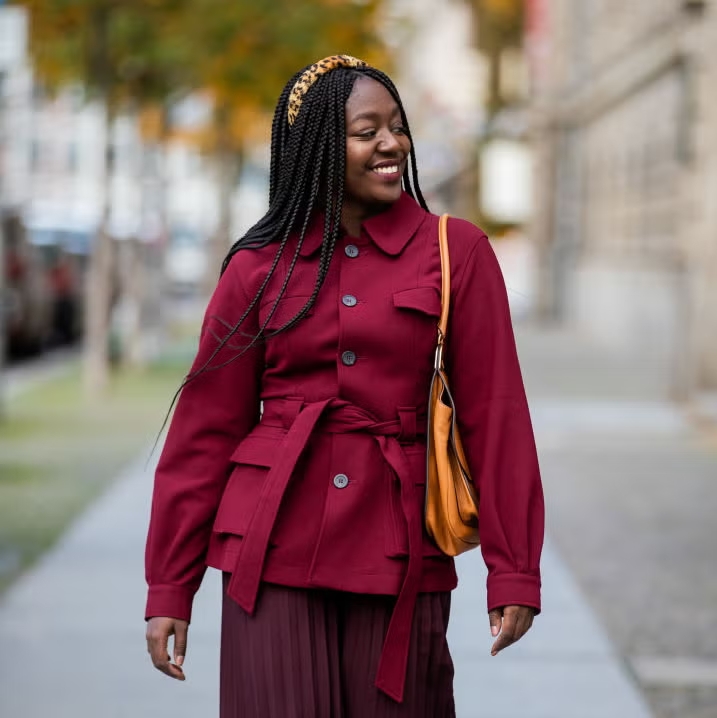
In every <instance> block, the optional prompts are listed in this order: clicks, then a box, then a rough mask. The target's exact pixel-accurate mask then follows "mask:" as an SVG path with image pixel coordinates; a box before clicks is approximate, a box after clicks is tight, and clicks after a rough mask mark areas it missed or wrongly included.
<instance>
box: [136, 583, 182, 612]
mask: <svg viewBox="0 0 717 718" xmlns="http://www.w3.org/2000/svg"><path fill="white" fill-rule="evenodd" d="M193 600H194V591H193V590H192V589H190V588H186V587H184V586H172V585H169V584H165V585H157V586H150V587H149V592H148V593H147V608H146V610H145V612H144V617H145V620H148V619H150V618H152V617H153V616H166V617H167V618H178V619H180V620H182V621H191V619H192V601H193Z"/></svg>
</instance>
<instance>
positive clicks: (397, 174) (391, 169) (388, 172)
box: [371, 162, 402, 182]
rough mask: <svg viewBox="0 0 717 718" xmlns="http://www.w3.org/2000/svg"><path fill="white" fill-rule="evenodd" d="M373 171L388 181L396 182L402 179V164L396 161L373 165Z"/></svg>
mask: <svg viewBox="0 0 717 718" xmlns="http://www.w3.org/2000/svg"><path fill="white" fill-rule="evenodd" d="M371 171H372V172H373V173H374V174H375V175H378V177H379V178H380V179H382V180H384V181H386V182H395V181H396V180H398V179H401V174H402V173H401V164H400V163H399V162H396V163H394V164H390V165H387V164H384V165H380V166H377V167H373V168H372V169H371Z"/></svg>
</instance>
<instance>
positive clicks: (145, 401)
mask: <svg viewBox="0 0 717 718" xmlns="http://www.w3.org/2000/svg"><path fill="white" fill-rule="evenodd" d="M187 366H188V361H187V357H186V356H184V355H183V354H180V355H178V356H176V357H173V358H170V359H165V360H164V361H161V362H157V363H156V364H154V365H153V366H151V367H149V368H147V369H145V370H144V371H141V372H139V371H134V372H131V371H123V372H118V373H117V374H116V375H115V376H113V378H112V382H111V386H110V388H109V391H108V392H107V394H106V396H105V397H103V398H102V400H101V401H95V402H88V401H86V400H85V399H84V398H83V394H82V385H81V377H80V373H79V369H78V368H77V367H75V368H73V369H72V370H71V371H69V372H68V373H67V374H66V375H64V376H62V377H58V378H56V379H50V380H47V381H45V382H43V383H42V384H40V385H38V386H36V387H33V388H31V389H28V390H27V391H26V392H24V393H22V394H21V395H19V396H16V397H14V398H13V399H11V400H10V401H8V403H7V406H6V411H5V418H4V420H3V421H1V422H0V595H1V594H2V592H3V591H4V590H6V589H7V587H8V586H9V585H10V584H11V583H12V582H13V581H14V580H15V579H16V578H17V577H18V576H19V575H20V574H21V573H22V572H23V571H25V570H26V569H27V568H28V567H29V566H31V565H32V563H33V562H34V561H35V560H36V559H37V558H38V557H39V556H40V555H42V553H43V552H45V551H46V550H47V549H48V548H49V547H51V546H52V545H53V544H54V542H55V541H56V540H57V539H58V537H59V536H60V535H61V534H62V532H63V531H64V530H65V529H66V528H67V527H68V525H69V524H70V523H71V522H72V520H73V519H74V518H75V517H76V516H77V515H78V514H79V513H80V512H81V511H82V510H83V509H85V508H86V507H87V506H88V504H89V503H90V502H91V501H92V500H93V499H95V498H97V497H98V496H99V494H100V493H101V492H102V491H103V490H104V489H106V488H107V487H108V485H109V484H110V483H111V482H112V480H113V479H114V478H115V477H116V476H117V475H118V474H119V473H120V471H121V470H122V468H123V467H124V466H125V465H127V464H128V463H129V462H130V461H132V460H133V459H135V458H136V457H137V456H138V455H139V453H140V452H141V451H142V450H147V453H148V449H147V447H148V445H149V444H150V443H151V442H152V441H153V440H154V438H155V436H156V434H157V432H158V431H159V428H160V426H161V424H162V420H163V418H164V415H165V413H166V411H167V409H168V407H169V403H170V400H171V398H172V396H173V394H174V392H175V391H176V389H177V387H178V386H179V384H180V382H181V378H182V376H183V374H184V372H185V371H186V370H187Z"/></svg>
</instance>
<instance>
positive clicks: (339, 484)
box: [334, 474, 349, 489]
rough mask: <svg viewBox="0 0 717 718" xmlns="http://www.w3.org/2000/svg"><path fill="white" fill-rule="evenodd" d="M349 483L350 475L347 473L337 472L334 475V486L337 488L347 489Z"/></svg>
mask: <svg viewBox="0 0 717 718" xmlns="http://www.w3.org/2000/svg"><path fill="white" fill-rule="evenodd" d="M348 485H349V477H348V476H346V474H336V476H334V486H335V487H336V488H337V489H345V488H346V487H347V486H348Z"/></svg>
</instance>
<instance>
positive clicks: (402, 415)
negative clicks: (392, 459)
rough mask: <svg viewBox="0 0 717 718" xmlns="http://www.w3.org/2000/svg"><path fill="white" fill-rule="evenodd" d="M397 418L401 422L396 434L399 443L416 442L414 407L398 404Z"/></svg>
mask: <svg viewBox="0 0 717 718" xmlns="http://www.w3.org/2000/svg"><path fill="white" fill-rule="evenodd" d="M398 418H399V421H400V422H401V429H400V431H399V434H398V442H399V444H414V443H415V442H416V407H415V406H399V407H398Z"/></svg>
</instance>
